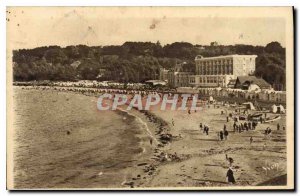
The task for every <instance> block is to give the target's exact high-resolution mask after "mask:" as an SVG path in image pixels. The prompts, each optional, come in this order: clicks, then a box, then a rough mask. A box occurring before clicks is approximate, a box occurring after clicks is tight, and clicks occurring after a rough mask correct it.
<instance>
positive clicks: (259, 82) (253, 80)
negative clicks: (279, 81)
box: [237, 76, 271, 88]
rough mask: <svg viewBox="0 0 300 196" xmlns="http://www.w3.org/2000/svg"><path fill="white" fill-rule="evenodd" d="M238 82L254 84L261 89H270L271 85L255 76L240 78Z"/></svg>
mask: <svg viewBox="0 0 300 196" xmlns="http://www.w3.org/2000/svg"><path fill="white" fill-rule="evenodd" d="M237 80H238V81H239V82H240V83H241V84H244V83H245V82H250V83H253V84H256V85H257V86H259V87H260V88H270V86H271V85H270V84H269V83H268V82H266V81H265V80H264V79H262V78H257V77H255V76H238V77H237Z"/></svg>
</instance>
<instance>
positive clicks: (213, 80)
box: [190, 77, 224, 84]
mask: <svg viewBox="0 0 300 196" xmlns="http://www.w3.org/2000/svg"><path fill="white" fill-rule="evenodd" d="M223 82H224V80H223V79H221V78H218V77H205V78H203V77H200V78H199V83H214V84H216V83H223ZM190 83H195V78H190Z"/></svg>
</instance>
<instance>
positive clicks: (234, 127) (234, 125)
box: [233, 121, 236, 132]
mask: <svg viewBox="0 0 300 196" xmlns="http://www.w3.org/2000/svg"><path fill="white" fill-rule="evenodd" d="M233 131H234V132H235V131H236V123H235V121H234V123H233Z"/></svg>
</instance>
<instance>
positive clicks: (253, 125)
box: [233, 121, 257, 133]
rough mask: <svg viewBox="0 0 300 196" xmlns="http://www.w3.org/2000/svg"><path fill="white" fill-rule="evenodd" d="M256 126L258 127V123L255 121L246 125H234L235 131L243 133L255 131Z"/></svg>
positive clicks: (235, 123)
mask: <svg viewBox="0 0 300 196" xmlns="http://www.w3.org/2000/svg"><path fill="white" fill-rule="evenodd" d="M256 126H257V123H256V122H254V121H252V122H251V121H248V122H244V123H242V122H241V123H240V124H237V121H235V122H234V123H233V131H234V132H238V133H241V132H243V131H249V130H255V129H256Z"/></svg>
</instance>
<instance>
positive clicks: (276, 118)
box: [265, 115, 281, 123]
mask: <svg viewBox="0 0 300 196" xmlns="http://www.w3.org/2000/svg"><path fill="white" fill-rule="evenodd" d="M279 119H281V117H280V116H279V115H278V116H275V117H269V118H267V119H266V120H265V122H267V123H268V122H273V121H276V120H279Z"/></svg>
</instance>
